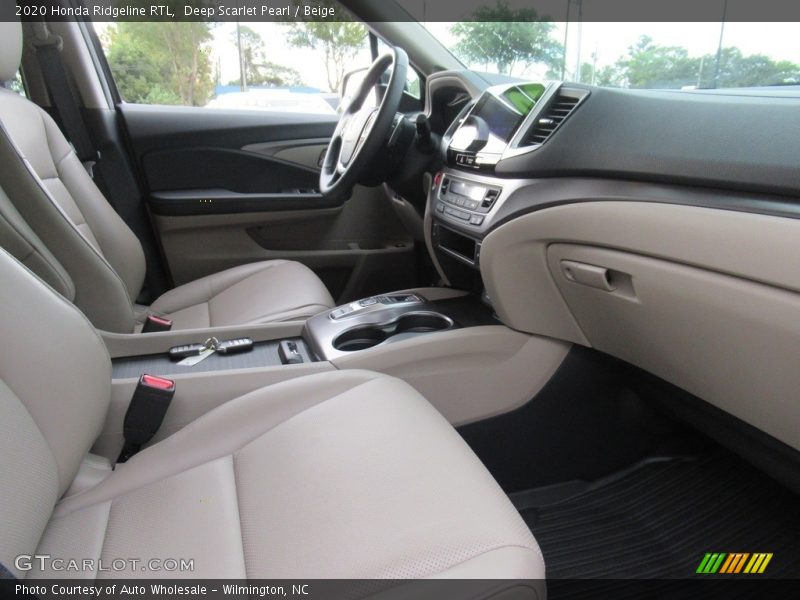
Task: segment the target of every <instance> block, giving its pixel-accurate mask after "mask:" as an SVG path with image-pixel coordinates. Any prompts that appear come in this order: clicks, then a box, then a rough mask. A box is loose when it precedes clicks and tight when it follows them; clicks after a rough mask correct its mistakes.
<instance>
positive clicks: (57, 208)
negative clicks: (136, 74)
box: [0, 114, 133, 337]
mask: <svg viewBox="0 0 800 600" xmlns="http://www.w3.org/2000/svg"><path fill="white" fill-rule="evenodd" d="M39 118H40V119H42V122H43V123H44V118H43V117H42V115H41V114H40V115H39ZM0 132H1V133H2V134H3V137H4V138H5V139H6V141H7V142H8V144H9V146H10V147H11V149H12V150H14V155H15V156H16V157H17V160H18V161H19V162H20V163H21V164H22V168H23V170H25V171H27V173H28V175H30V176H31V179H33V183H34V185H35V186H36V187H37V188H38V189H39V191H40V192H42V194H44V197H45V199H46V200H47V201H48V202H50V204H51V205H52V206H53V207H54V208H55V211H56V214H58V215H59V216H60V217H61V218H62V219H64V220H65V221H66V222H67V224H68V225H70V226H72V229H73V231H74V232H75V233H76V234H77V235H78V237H79V238H80V239H81V241H83V242H84V243H85V244H86V245H87V246H88V248H89V252H91V253H93V254H94V255H95V256H96V258H98V259H99V260H100V262H101V263H102V264H103V265H104V266H106V267H107V268H108V269H109V271H110V272H111V273H112V276H113V277H115V278H116V279H117V281H118V282H119V284H120V285H121V286H122V289H123V290H125V295H126V296H128V300H129V301H130V302H131V305H132V304H133V301H132V300H130V293H129V292H128V287H127V286H126V285H125V282H124V281H122V278H121V277H120V276H119V273H117V272H116V271H115V270H114V267H112V266H111V263H109V262H108V260H106V258H105V256H103V255H102V254H101V253H100V251H99V250H98V249H97V248H95V247H94V245H93V244H92V243H91V242H90V241H89V240H88V239H87V238H86V236H85V235H83V233H81V232H80V231H79V230H78V229H77V228H76V227H75V226H74V224H73V222H72V219H70V218H69V217H68V216H67V214H66V213H65V212H64V209H63V208H61V206H59V205H58V202H56V200H55V199H54V198H53V195H52V194H51V193H50V191H49V190H48V189H47V188H46V187H45V186H43V185H42V179H41V177H39V174H38V173H36V170H35V169H34V168H33V165H32V164H31V163H30V162H29V161H28V160H27V159H26V158H25V155H24V154H23V153H22V151H21V150H20V148H19V146H18V145H17V144H16V142H14V139H13V138H12V137H11V134H9V133H8V131H7V130H6V128H5V127H4V126H3V124H2V122H0ZM48 147H49V144H48ZM51 158H52V155H51ZM65 187H66V186H65ZM67 191H68V192H69V190H67ZM70 193H71V192H70ZM80 312H81V314H83V312H82V311H80ZM87 322H88V319H87ZM92 328H93V329H94V326H93V325H92ZM98 337H99V334H98Z"/></svg>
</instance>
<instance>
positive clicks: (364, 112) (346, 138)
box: [319, 48, 408, 199]
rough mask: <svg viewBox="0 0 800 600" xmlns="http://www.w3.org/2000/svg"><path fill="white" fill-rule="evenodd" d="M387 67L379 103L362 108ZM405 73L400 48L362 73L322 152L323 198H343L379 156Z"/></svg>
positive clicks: (321, 181) (389, 52) (392, 117)
mask: <svg viewBox="0 0 800 600" xmlns="http://www.w3.org/2000/svg"><path fill="white" fill-rule="evenodd" d="M390 67H391V69H392V74H391V75H390V77H389V84H388V85H387V87H386V92H385V93H384V95H383V99H382V100H381V103H380V106H378V107H377V108H373V107H365V106H364V101H365V100H366V99H367V96H368V95H369V93H370V92H371V91H372V89H373V88H374V87H375V85H376V84H378V82H379V81H380V79H381V76H382V75H383V74H384V73H385V72H386V71H387V69H389V68H390ZM407 73H408V55H407V54H406V53H405V51H404V50H402V49H401V48H393V49H392V50H389V51H388V52H385V53H384V54H382V55H381V56H379V57H378V58H376V59H375V62H373V63H372V65H371V66H370V68H369V70H368V71H367V73H366V75H364V80H363V81H362V82H361V85H360V86H359V88H358V90H357V92H356V94H355V96H354V97H353V99H352V101H351V102H350V104H349V105H348V106H347V107H346V108H345V110H344V112H343V113H342V116H341V118H340V119H339V123H338V124H337V125H336V129H335V130H334V132H333V136H332V137H331V142H330V144H329V145H328V150H327V151H326V153H325V159H324V161H323V163H322V171H321V172H320V174H319V189H320V192H322V195H323V196H325V197H326V198H337V199H338V198H343V197H346V196H347V195H348V194H349V193H350V190H351V189H352V188H353V186H354V185H355V184H356V183H358V181H359V179H360V177H361V175H362V174H363V173H364V170H365V169H366V168H367V167H368V166H369V164H370V163H371V162H372V161H373V160H374V159H375V158H376V157H378V156H379V155H380V153H381V149H382V148H383V147H384V145H385V143H386V138H387V136H388V135H389V133H390V129H391V128H392V124H393V122H394V118H395V115H396V114H397V109H398V108H399V107H400V99H401V98H402V96H403V90H404V88H405V84H406V75H407Z"/></svg>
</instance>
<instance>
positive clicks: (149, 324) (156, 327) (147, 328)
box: [142, 315, 172, 333]
mask: <svg viewBox="0 0 800 600" xmlns="http://www.w3.org/2000/svg"><path fill="white" fill-rule="evenodd" d="M170 329H172V319H165V318H164V317H158V316H156V315H147V319H146V320H145V322H144V325H143V326H142V333H155V332H157V331H169V330H170Z"/></svg>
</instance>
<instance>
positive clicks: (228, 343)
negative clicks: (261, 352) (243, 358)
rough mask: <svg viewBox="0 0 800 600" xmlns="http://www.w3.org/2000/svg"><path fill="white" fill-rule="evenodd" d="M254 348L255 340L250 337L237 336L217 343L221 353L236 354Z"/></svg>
mask: <svg viewBox="0 0 800 600" xmlns="http://www.w3.org/2000/svg"><path fill="white" fill-rule="evenodd" d="M252 349H253V340H252V339H250V338H237V339H235V340H225V341H224V342H220V343H219V344H218V345H217V352H218V353H219V354H236V353H238V352H249V351H250V350H252Z"/></svg>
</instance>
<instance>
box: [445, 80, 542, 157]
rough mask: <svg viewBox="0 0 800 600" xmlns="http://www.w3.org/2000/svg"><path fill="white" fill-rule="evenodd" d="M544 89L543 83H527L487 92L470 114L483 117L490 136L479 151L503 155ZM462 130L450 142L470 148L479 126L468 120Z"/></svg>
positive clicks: (463, 147) (458, 146) (460, 147)
mask: <svg viewBox="0 0 800 600" xmlns="http://www.w3.org/2000/svg"><path fill="white" fill-rule="evenodd" d="M544 91H545V86H543V85H542V84H539V83H524V84H520V85H514V86H511V87H508V88H505V89H504V90H503V91H501V92H500V93H494V92H493V91H492V90H489V91H487V92H485V93H484V94H483V96H481V98H480V99H479V100H478V102H477V104H476V105H475V108H473V109H472V112H471V113H470V116H473V117H479V118H480V119H482V120H483V121H484V122H485V123H486V125H487V127H488V139H487V140H486V144H485V145H484V146H483V148H481V149H480V150H479V152H483V153H490V154H501V153H502V152H503V150H505V148H506V146H507V145H508V142H509V141H511V138H512V137H513V136H514V133H515V132H516V131H517V129H518V128H519V126H520V125H521V124H522V121H524V120H525V117H527V116H528V114H530V112H531V110H532V109H533V107H534V106H535V105H536V102H537V100H539V98H541V97H542V94H544ZM461 129H463V131H457V132H456V133H455V134H454V135H453V139H452V142H451V144H450V146H451V148H453V149H455V150H458V149H462V150H463V149H467V148H468V147H469V145H470V144H471V143H472V141H473V139H474V136H475V135H477V134H478V131H477V129H476V128H475V127H473V126H471V125H470V124H468V123H465V124H464V126H462V128H461Z"/></svg>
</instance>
